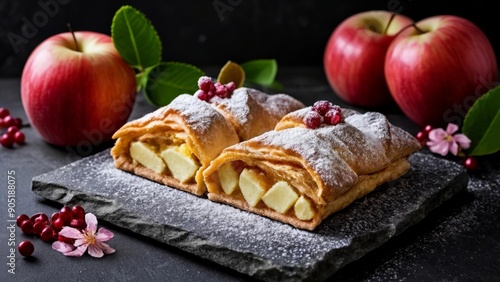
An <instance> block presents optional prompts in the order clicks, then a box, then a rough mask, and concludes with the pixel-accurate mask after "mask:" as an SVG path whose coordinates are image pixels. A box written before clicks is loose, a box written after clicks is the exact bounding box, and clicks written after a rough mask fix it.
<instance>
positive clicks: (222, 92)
mask: <svg viewBox="0 0 500 282" xmlns="http://www.w3.org/2000/svg"><path fill="white" fill-rule="evenodd" d="M215 96H217V97H221V98H227V89H226V87H225V86H224V85H222V84H220V83H219V82H217V83H215Z"/></svg>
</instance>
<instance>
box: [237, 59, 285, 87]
mask: <svg viewBox="0 0 500 282" xmlns="http://www.w3.org/2000/svg"><path fill="white" fill-rule="evenodd" d="M240 66H241V68H242V69H243V70H244V71H245V80H246V81H248V82H252V83H255V84H259V85H263V86H271V85H272V84H273V82H274V79H275V78H276V73H277V72H278V63H277V62H276V60H274V59H270V60H266V59H261V60H252V61H248V62H245V63H243V64H241V65H240Z"/></svg>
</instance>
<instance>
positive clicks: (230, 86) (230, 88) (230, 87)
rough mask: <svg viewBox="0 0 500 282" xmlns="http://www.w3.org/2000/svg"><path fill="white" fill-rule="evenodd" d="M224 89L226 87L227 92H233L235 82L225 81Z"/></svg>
mask: <svg viewBox="0 0 500 282" xmlns="http://www.w3.org/2000/svg"><path fill="white" fill-rule="evenodd" d="M225 86H226V89H227V92H229V94H232V93H233V92H234V90H235V89H236V84H234V82H232V81H231V82H228V83H226V85H225Z"/></svg>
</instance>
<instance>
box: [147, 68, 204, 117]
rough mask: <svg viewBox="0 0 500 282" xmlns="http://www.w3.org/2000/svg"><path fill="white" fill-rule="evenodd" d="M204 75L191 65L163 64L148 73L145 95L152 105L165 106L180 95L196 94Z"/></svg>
mask: <svg viewBox="0 0 500 282" xmlns="http://www.w3.org/2000/svg"><path fill="white" fill-rule="evenodd" d="M204 75H205V74H204V73H203V72H202V71H201V70H200V69H198V68H197V67H195V66H192V65H189V64H185V63H179V62H162V63H160V64H159V65H158V66H156V67H155V68H153V69H152V70H151V71H150V72H149V73H148V79H147V83H146V87H145V88H144V94H145V95H146V98H147V99H148V101H149V103H151V104H152V105H155V106H159V107H161V106H165V105H168V104H169V103H170V102H171V101H172V100H173V99H174V98H175V97H177V96H179V95H180V94H183V93H187V94H193V93H194V92H196V90H198V79H199V78H200V77H201V76H204Z"/></svg>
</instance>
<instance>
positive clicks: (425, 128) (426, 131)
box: [423, 124, 434, 134]
mask: <svg viewBox="0 0 500 282" xmlns="http://www.w3.org/2000/svg"><path fill="white" fill-rule="evenodd" d="M433 129H434V128H432V126H431V125H430V124H428V125H426V126H425V127H424V130H423V131H424V132H425V133H427V134H429V132H431V130H433Z"/></svg>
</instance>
